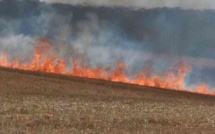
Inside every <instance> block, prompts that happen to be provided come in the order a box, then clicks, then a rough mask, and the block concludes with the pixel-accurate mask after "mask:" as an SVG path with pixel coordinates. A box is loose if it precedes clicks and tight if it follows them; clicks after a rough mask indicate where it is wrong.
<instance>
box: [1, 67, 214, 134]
mask: <svg viewBox="0 0 215 134" xmlns="http://www.w3.org/2000/svg"><path fill="white" fill-rule="evenodd" d="M0 90H1V91H0V106H1V108H0V133H1V134H25V133H26V134H28V133H29V134H36V133H39V134H40V133H41V134H46V133H50V134H59V133H61V134H67V133H68V134H69V133H74V134H76V133H77V134H81V133H84V134H85V133H92V134H93V133H107V134H110V133H111V134H129V133H132V134H133V133H141V134H143V133H145V134H159V133H165V134H168V133H169V134H172V133H173V134H174V133H179V134H182V133H183V134H186V133H187V134H191V133H193V134H194V133H197V134H201V133H202V134H207V133H209V134H210V133H211V134H213V133H215V97H213V96H206V95H198V94H193V93H188V92H180V91H171V90H163V89H155V88H149V87H143V86H136V85H130V84H123V83H114V82H107V81H103V80H93V79H85V78H78V77H68V76H60V75H54V74H43V73H35V72H26V71H20V70H10V69H5V68H1V69H0Z"/></svg>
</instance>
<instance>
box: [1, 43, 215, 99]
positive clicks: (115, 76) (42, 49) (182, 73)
mask: <svg viewBox="0 0 215 134" xmlns="http://www.w3.org/2000/svg"><path fill="white" fill-rule="evenodd" d="M50 49H51V43H50V42H49V41H48V40H46V39H41V40H40V41H39V42H38V45H37V47H36V48H35V55H34V58H33V60H32V61H31V62H29V63H28V64H23V63H21V62H20V61H19V60H18V59H15V60H13V61H10V60H9V59H8V54H4V55H3V57H2V58H1V59H0V66H2V67H7V68H16V69H22V70H29V71H39V72H47V73H57V74H63V75H71V76H79V77H87V78H95V79H104V80H109V81H114V82H123V83H131V84H137V85H144V86H150V87H157V88H164V89H174V90H186V91H191V92H197V93H201V94H211V95H215V93H214V92H210V89H209V87H208V85H206V84H202V85H199V86H197V87H196V88H195V89H188V88H186V87H185V77H186V75H187V74H188V73H189V72H190V71H191V67H190V66H188V65H186V64H184V62H183V61H180V62H179V64H178V66H176V67H174V68H171V69H170V70H169V71H167V72H164V73H162V74H159V75H157V74H155V73H154V72H153V71H152V70H151V69H149V68H148V69H145V70H144V71H143V72H144V73H140V74H138V75H136V76H135V77H133V79H129V78H128V77H127V76H126V75H125V69H126V64H125V63H123V62H118V63H117V64H116V66H115V69H114V71H113V72H110V68H105V69H103V68H100V67H96V68H91V67H85V66H82V65H81V64H79V61H78V60H77V59H73V68H72V69H69V70H68V69H67V68H68V66H67V64H66V62H65V61H64V60H61V59H59V58H58V57H57V56H56V55H53V54H52V55H51V54H49V52H50Z"/></svg>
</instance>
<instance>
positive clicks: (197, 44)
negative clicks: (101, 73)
mask: <svg viewBox="0 0 215 134" xmlns="http://www.w3.org/2000/svg"><path fill="white" fill-rule="evenodd" d="M41 2H47V3H55V2H56V3H57V4H47V3H40V2H38V1H24V0H23V1H13V3H11V0H6V1H2V2H0V52H1V54H3V53H4V52H6V53H8V54H10V55H9V58H10V59H11V60H14V59H16V58H18V59H20V60H21V61H23V62H28V61H29V60H30V59H32V58H33V57H32V56H33V53H34V48H35V46H36V44H37V41H38V40H39V39H40V38H45V39H47V40H49V41H50V42H51V45H52V50H51V51H52V52H53V53H56V54H58V56H59V57H60V58H61V59H63V60H65V61H67V64H68V65H69V67H72V66H73V63H72V61H73V59H74V58H78V59H79V61H80V62H81V64H82V65H85V66H91V67H95V66H101V67H109V66H111V67H113V66H114V65H115V63H116V62H117V61H123V62H125V63H126V64H127V70H126V74H127V75H128V76H129V75H131V76H132V74H135V73H137V72H140V71H142V69H143V68H144V67H150V68H152V69H154V70H155V72H156V73H161V72H164V71H166V70H168V69H169V68H170V67H171V66H172V65H174V64H177V62H178V61H179V60H181V59H182V60H184V61H185V62H186V63H187V64H189V65H191V66H192V67H193V71H192V73H191V74H190V75H189V76H188V78H187V81H186V82H187V84H188V85H189V84H191V83H192V84H195V83H199V82H205V83H209V84H210V86H215V85H214V82H213V80H214V79H215V78H214V76H215V61H214V60H215V46H214V42H215V38H214V31H215V12H214V11H211V10H206V11H197V10H181V9H178V8H161V7H180V8H183V9H201V10H202V9H213V8H214V7H213V5H215V4H213V3H214V2H213V1H210V0H204V1H200V0H195V1H191V0H190V1H187V0H186V1H184V0H180V1H176V0H172V1H167V0H166V1H165V0H164V1H159V2H158V1H144V0H141V1H137V0H136V1H133V2H131V1H120V0H115V1H107V0H106V1H104V0H103V1H96V0H95V1H93V0H88V1H84V0H82V1H81V0H77V1H71V0H68V1H66V0H61V1H60V0H59V1H57V0H56V1H48V0H46V1H45V0H43V1H41ZM210 2H211V3H210ZM62 3H64V4H66V5H64V4H62ZM209 3H210V4H209ZM67 4H69V5H67ZM80 5H92V7H89V6H86V7H85V6H80ZM100 6H105V7H100ZM127 7H134V8H141V9H139V10H131V9H129V8H127ZM157 7H159V9H154V8H157ZM142 8H144V9H142ZM151 8H153V9H151ZM145 9H149V10H145Z"/></svg>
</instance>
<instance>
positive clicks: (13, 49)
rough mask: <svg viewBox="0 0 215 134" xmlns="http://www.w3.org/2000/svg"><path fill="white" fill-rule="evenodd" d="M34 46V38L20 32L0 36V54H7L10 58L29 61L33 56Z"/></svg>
mask: <svg viewBox="0 0 215 134" xmlns="http://www.w3.org/2000/svg"><path fill="white" fill-rule="evenodd" d="M35 46H36V40H35V39H34V38H32V37H28V36H24V35H22V34H20V35H10V36H6V37H0V54H3V55H4V54H9V55H8V56H9V57H8V58H9V59H11V60H14V59H19V60H20V61H24V62H26V61H29V60H30V59H32V57H33V55H32V53H34V47H35ZM3 55H1V56H3Z"/></svg>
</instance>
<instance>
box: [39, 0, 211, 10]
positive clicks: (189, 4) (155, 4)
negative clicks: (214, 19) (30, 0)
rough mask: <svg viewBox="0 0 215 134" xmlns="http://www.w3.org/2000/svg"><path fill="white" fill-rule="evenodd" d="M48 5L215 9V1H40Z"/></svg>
mask: <svg viewBox="0 0 215 134" xmlns="http://www.w3.org/2000/svg"><path fill="white" fill-rule="evenodd" d="M40 1H41V2H47V3H64V4H71V5H84V6H107V7H131V8H137V9H138V8H145V9H150V8H163V7H168V8H176V7H179V8H182V9H197V10H204V9H215V1H214V0H40Z"/></svg>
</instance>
